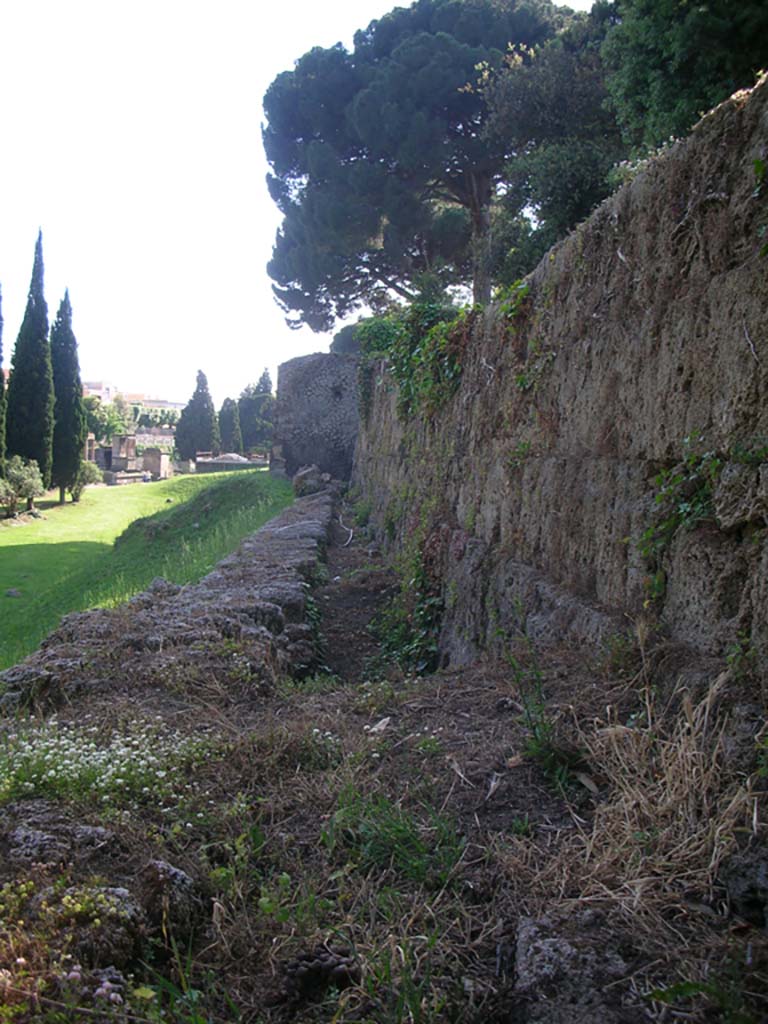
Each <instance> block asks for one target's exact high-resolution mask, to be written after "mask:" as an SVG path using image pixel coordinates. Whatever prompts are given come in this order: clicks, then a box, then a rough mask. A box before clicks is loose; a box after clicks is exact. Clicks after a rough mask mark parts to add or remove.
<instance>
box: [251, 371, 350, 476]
mask: <svg viewBox="0 0 768 1024" xmlns="http://www.w3.org/2000/svg"><path fill="white" fill-rule="evenodd" d="M357 364H358V359H357V356H353V355H337V354H335V353H322V352H317V353H315V354H314V355H311V356H300V357H299V358H297V359H291V360H289V361H288V362H287V363H282V364H281V365H280V367H279V368H278V375H277V409H276V412H275V429H274V437H273V443H272V458H271V464H272V466H273V469H280V470H283V471H284V472H285V473H286V474H287V475H288V476H293V474H294V473H295V472H296V470H297V469H299V468H300V467H301V466H305V465H309V464H311V463H316V464H317V465H318V466H319V467H320V469H321V470H322V471H323V472H324V473H330V474H331V476H333V477H335V478H337V479H339V480H348V479H349V478H350V476H351V473H352V459H353V455H354V450H355V442H356V440H357V433H358V427H359V417H358V408H357Z"/></svg>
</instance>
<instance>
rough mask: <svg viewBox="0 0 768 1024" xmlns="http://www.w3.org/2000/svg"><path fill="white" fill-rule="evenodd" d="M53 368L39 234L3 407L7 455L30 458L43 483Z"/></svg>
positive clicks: (49, 455) (49, 450)
mask: <svg viewBox="0 0 768 1024" xmlns="http://www.w3.org/2000/svg"><path fill="white" fill-rule="evenodd" d="M53 401H54V398H53V370H52V368H51V346H50V344H49V341H48V307H47V306H46V304H45V297H44V295H43V235H42V232H40V234H38V236H37V244H36V245H35V262H34V264H33V267H32V280H31V281H30V285H29V295H28V296H27V308H26V310H25V312H24V319H23V321H22V324H21V328H20V330H19V336H18V338H17V339H16V347H15V349H14V350H13V359H12V360H11V379H10V382H9V384H8V398H7V405H6V437H5V439H6V449H7V453H8V455H20V456H21V457H22V458H24V459H34V460H35V462H36V463H37V464H38V466H39V467H40V473H41V475H42V478H43V483H44V485H45V487H50V486H51V466H52V462H53Z"/></svg>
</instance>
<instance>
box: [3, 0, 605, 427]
mask: <svg viewBox="0 0 768 1024" xmlns="http://www.w3.org/2000/svg"><path fill="white" fill-rule="evenodd" d="M396 5H397V4H396V0H325V2H318V0H291V2H288V3H278V4H277V5H274V4H264V5H261V4H258V3H257V0H130V2H128V0H0V96H2V97H3V103H2V118H0V150H1V151H2V154H3V156H2V163H1V164H0V287H2V302H3V304H2V314H3V319H4V321H5V324H4V329H3V353H4V364H5V366H6V367H7V366H9V365H10V360H11V353H12V350H13V346H14V344H15V341H16V335H17V333H18V330H19V326H20V324H21V320H22V317H23V315H24V306H25V303H26V296H27V290H28V287H29V279H30V275H31V271H32V258H33V255H34V246H35V239H36V237H37V231H38V227H41V228H42V231H43V255H44V261H45V295H46V299H47V302H48V314H49V318H50V320H51V322H52V321H53V319H54V317H55V315H56V311H57V309H58V306H59V302H60V301H61V299H62V297H63V294H64V289H65V288H67V287H68V288H69V292H70V298H71V301H72V307H73V317H74V319H73V324H74V330H75V334H76V336H77V339H78V344H79V351H80V368H81V373H82V377H83V379H84V380H105V381H108V382H110V383H112V384H115V385H117V386H118V387H119V388H120V389H121V390H123V391H128V392H136V391H141V392H144V393H146V394H147V395H151V396H156V397H162V398H167V399H170V400H174V401H187V399H188V398H189V397H190V396H191V394H192V392H193V390H194V387H195V375H196V372H197V370H198V369H201V370H203V371H204V372H205V374H206V375H207V377H208V382H209V385H210V388H211V393H212V395H213V398H214V402H215V403H216V406H217V408H218V407H219V406H220V405H221V402H222V401H223V400H224V398H226V397H227V396H230V397H233V398H235V397H237V395H238V394H239V393H240V391H241V390H242V389H243V387H244V386H245V385H246V384H248V383H250V382H251V381H256V380H257V379H258V377H259V376H260V374H261V372H262V370H263V369H264V367H265V366H267V367H269V370H270V373H271V374H272V379H273V382H275V383H276V368H277V365H278V363H281V362H284V361H285V360H286V359H291V358H293V357H294V356H298V355H304V354H306V353H309V352H316V351H325V350H327V347H328V344H329V342H330V336H324V335H316V334H313V333H312V332H311V331H309V330H308V329H307V328H303V329H302V330H301V331H291V330H289V329H288V328H287V327H286V326H285V322H284V320H283V315H282V313H281V311H280V310H279V308H278V307H277V306H276V304H275V302H274V300H273V297H272V291H271V287H270V284H271V282H270V279H269V278H268V277H267V274H266V270H265V266H266V263H267V260H268V259H269V257H270V254H271V249H272V243H273V241H274V236H275V231H276V229H277V226H278V224H279V220H280V218H279V215H278V212H277V210H276V208H275V207H274V206H273V204H272V202H271V200H270V198H269V195H268V193H267V189H266V185H265V183H264V179H265V175H266V172H267V165H266V161H265V159H264V155H263V151H262V146H261V122H262V119H263V112H262V108H261V101H262V97H263V95H264V92H265V90H266V88H267V86H268V85H269V83H270V82H271V81H272V79H273V78H274V77H275V75H276V74H278V73H279V72H280V71H283V70H287V69H289V68H291V67H292V65H293V62H294V60H296V59H297V58H298V57H300V56H301V55H302V54H303V53H305V52H306V51H307V50H308V49H310V48H311V47H312V46H317V45H319V46H331V45H333V44H334V43H336V42H338V41H341V42H343V43H345V45H347V46H350V45H351V42H352V36H353V34H354V32H355V30H356V29H358V28H362V27H364V26H366V25H367V24H368V23H369V22H370V21H371V20H372V19H373V18H378V17H381V15H383V14H385V13H386V12H387V11H389V10H391V9H392V8H393V7H394V6H396ZM403 5H404V4H403ZM569 6H571V7H574V8H577V9H580V10H586V9H588V8H589V7H590V6H591V0H576V2H574V0H571V3H570V4H569ZM268 19H269V20H268Z"/></svg>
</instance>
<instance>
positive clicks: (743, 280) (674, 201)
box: [355, 78, 768, 671]
mask: <svg viewBox="0 0 768 1024" xmlns="http://www.w3.org/2000/svg"><path fill="white" fill-rule="evenodd" d="M766 158H768V79H766V78H764V79H763V80H762V82H761V84H759V85H758V86H757V87H756V88H755V89H754V90H753V91H752V93H751V94H744V93H743V94H737V95H736V96H735V97H733V98H732V99H731V100H729V101H728V102H727V103H724V104H722V105H721V106H720V107H719V108H717V109H716V110H715V111H713V112H712V113H711V114H709V115H708V116H707V117H706V118H704V119H703V121H702V122H701V123H700V124H699V126H698V127H697V129H696V130H695V131H694V132H693V134H692V135H691V136H690V138H688V139H687V140H685V141H684V142H681V143H678V144H677V145H675V146H674V147H673V148H672V149H671V150H669V151H668V152H667V153H666V154H665V155H664V156H663V157H661V158H660V159H658V160H656V161H654V162H653V163H651V164H650V165H649V166H648V167H647V168H646V169H645V170H643V171H642V172H641V173H640V174H639V175H638V176H637V177H636V178H635V180H634V181H633V182H632V183H631V184H629V185H628V186H626V187H625V188H623V189H622V190H621V191H619V192H618V193H617V194H616V195H615V196H613V197H611V198H610V199H608V200H606V201H605V202H604V203H603V204H602V205H601V206H600V207H599V208H598V209H597V210H596V211H595V213H594V214H593V215H592V217H591V218H590V219H589V220H587V221H586V222H585V223H584V224H582V225H580V226H579V227H578V228H577V229H576V230H575V231H574V232H573V233H572V234H571V235H570V236H569V237H568V238H567V239H566V240H565V241H563V242H562V243H561V244H560V245H558V246H557V247H556V248H555V249H553V250H552V251H551V252H550V253H549V254H548V255H547V256H546V257H545V258H544V260H543V261H542V263H541V264H540V265H539V267H538V268H537V269H536V271H535V272H534V274H533V275H531V277H530V278H529V279H528V282H527V283H528V286H529V291H528V294H527V296H526V297H525V298H524V299H523V301H522V302H520V304H519V307H518V309H517V311H516V313H515V314H514V315H503V313H502V312H500V311H498V310H493V309H491V310H489V311H488V313H487V315H486V316H485V317H482V316H480V317H478V318H477V322H476V324H475V331H474V335H473V338H472V341H471V344H470V345H469V347H468V349H467V351H466V353H465V357H464V363H463V373H462V378H461V382H460V386H459V389H458V391H457V393H456V394H455V396H454V397H453V398H452V399H450V400H449V401H448V402H447V403H446V405H445V406H444V407H443V408H441V409H440V410H438V411H437V412H436V413H435V414H434V415H431V416H429V415H419V414H416V415H412V416H410V417H406V418H404V419H403V418H400V417H399V416H398V413H397V401H396V398H397V395H396V385H395V383H394V380H393V378H392V376H391V375H390V374H389V372H388V370H387V368H386V366H385V365H381V366H378V367H376V372H375V374H374V375H373V378H372V382H373V400H372V403H371V408H370V416H369V418H368V421H367V423H366V425H365V428H364V429H363V430H362V431H361V437H360V443H359V445H358V451H357V455H356V470H355V479H356V482H357V483H359V484H360V485H361V487H362V489H363V492H364V495H365V498H366V500H367V501H368V502H369V503H370V505H371V511H372V521H373V523H374V524H375V525H376V526H377V528H378V530H379V533H380V535H381V536H382V537H383V538H385V539H386V538H389V543H390V546H391V547H392V548H394V549H395V550H398V549H402V548H403V547H404V546H406V545H408V544H409V543H412V542H413V538H414V537H416V536H419V539H420V540H421V541H422V548H423V551H424V553H425V555H424V557H425V559H426V561H427V564H428V568H429V571H430V572H431V573H432V574H433V575H434V577H436V578H437V580H438V582H439V586H440V590H441V594H442V597H443V599H444V605H445V616H444V620H443V633H442V636H441V649H442V652H443V656H444V658H445V659H450V660H451V661H452V662H453V663H454V664H455V663H461V662H466V661H468V660H471V659H472V658H473V657H474V656H476V653H477V651H478V649H482V648H486V647H493V646H494V645H495V644H500V643H503V638H504V636H505V635H506V634H507V632H508V631H510V630H514V629H515V628H517V627H518V626H519V610H520V608H521V606H524V608H525V616H526V620H527V621H526V623H525V626H526V629H527V631H528V632H529V634H531V635H540V636H545V635H546V636H549V637H551V638H552V639H557V638H559V637H564V636H566V635H570V636H580V637H583V638H588V639H597V640H599V639H600V638H601V637H602V638H606V637H607V635H609V634H610V633H612V632H618V631H619V630H622V629H628V628H630V622H631V620H635V621H636V620H637V619H638V617H643V616H650V615H654V616H658V617H659V618H660V620H661V622H662V624H663V625H664V626H665V627H666V629H667V630H668V632H669V633H670V634H671V635H672V637H674V638H675V639H676V640H677V641H680V642H682V643H685V644H687V645H690V647H691V648H692V649H694V650H696V651H699V652H701V653H703V654H706V655H710V656H714V657H718V658H723V657H725V656H726V655H728V654H729V652H733V651H734V650H735V649H742V650H744V651H746V652H751V653H752V654H753V655H754V656H756V657H757V658H758V659H759V661H760V663H761V664H762V666H763V670H764V671H768V670H767V669H766V668H765V667H766V666H768V582H767V581H768V330H767V325H768V257H766V256H765V255H761V249H762V247H763V246H764V239H765V232H766V230H768V183H763V184H762V185H758V183H757V182H756V174H755V167H756V161H757V162H759V161H761V160H763V161H764V160H766ZM665 491H666V495H667V497H666V498H665V497H664V492H665ZM665 516H667V517H672V520H671V522H672V526H673V527H674V529H671V530H670V531H669V532H668V535H663V531H662V533H661V534H657V535H656V537H655V538H654V537H651V538H650V539H649V536H648V530H649V528H650V527H653V525H654V524H657V525H658V524H659V522H660V520H663V519H664V517H665ZM656 540H658V541H659V543H658V544H656V543H655V541H656ZM654 547H655V550H649V549H652V548H654ZM500 638H501V639H500Z"/></svg>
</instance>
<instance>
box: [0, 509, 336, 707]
mask: <svg viewBox="0 0 768 1024" xmlns="http://www.w3.org/2000/svg"><path fill="white" fill-rule="evenodd" d="M332 509H333V497H332V495H331V494H330V493H328V492H323V493H319V494H313V495H311V496H308V497H304V498H299V499H297V500H296V502H295V503H294V505H293V506H291V507H290V508H288V509H286V510H285V511H284V512H282V513H281V514H280V515H279V516H276V517H275V518H274V519H273V520H271V521H270V522H269V523H267V524H266V525H265V526H263V527H262V528H261V529H260V530H258V531H257V532H256V533H254V534H253V535H252V536H250V537H249V538H247V539H246V540H245V541H244V542H243V543H242V544H241V545H240V548H239V549H238V551H237V552H235V553H234V554H232V555H230V556H229V557H227V558H225V559H224V560H223V561H222V562H220V563H219V564H218V565H217V567H216V569H215V570H214V571H213V572H211V573H209V575H208V576H206V577H205V578H204V579H202V580H201V581H200V582H199V583H197V584H194V585H189V586H185V587H179V586H177V585H175V584H172V583H168V582H167V581H166V580H162V579H155V580H153V582H152V584H151V585H150V587H149V588H148V589H147V590H146V591H145V592H144V593H142V594H139V595H137V596H136V597H135V598H134V599H133V600H132V601H129V602H128V603H127V604H125V605H123V606H122V607H118V608H115V609H98V610H95V611H90V612H83V613H78V614H73V615H67V616H65V617H64V618H63V619H62V621H61V625H60V627H59V629H58V630H56V631H55V632H54V633H52V634H51V635H50V636H49V637H48V638H47V639H46V640H45V641H44V642H43V644H42V645H41V647H40V650H38V651H36V652H35V653H34V654H32V655H30V656H29V657H28V658H27V659H26V660H25V661H23V662H21V664H19V665H16V666H15V667H13V668H11V669H8V670H7V671H6V672H4V673H2V674H0V684H2V686H3V687H4V690H5V692H4V693H3V696H2V697H1V698H0V709H4V710H6V711H12V710H13V709H15V708H17V707H19V706H21V705H29V704H37V705H41V706H54V705H56V704H57V703H59V702H61V701H63V700H66V699H69V698H70V697H71V696H72V695H73V694H75V693H77V692H81V691H83V690H85V689H87V690H98V689H107V688H109V687H110V686H114V685H115V684H116V683H119V684H120V685H131V686H134V685H137V684H139V683H144V684H150V685H163V684H164V683H174V682H179V681H181V680H187V681H190V682H192V681H194V680H195V679H205V678H206V677H207V676H208V675H210V672H211V671H213V669H215V672H216V677H217V679H219V680H220V681H221V682H223V683H224V684H226V679H223V678H222V671H221V669H222V661H223V662H224V663H225V664H226V663H227V659H226V658H222V654H223V653H226V652H227V651H228V650H229V648H230V647H231V646H232V644H235V645H236V648H237V652H236V653H237V655H238V658H237V661H236V663H233V665H232V670H233V682H236V683H237V685H238V686H240V687H242V686H244V685H249V686H251V687H253V688H254V691H255V692H257V691H258V688H259V687H260V686H263V685H267V686H269V685H271V684H272V683H273V682H274V681H275V679H276V678H277V677H278V676H279V675H280V674H281V673H291V672H294V671H298V672H303V671H306V670H307V669H308V668H309V667H310V662H311V658H310V656H309V649H308V647H307V644H306V643H305V642H302V643H299V642H298V640H297V638H296V637H293V636H288V635H286V629H285V627H286V623H293V624H296V625H300V624H302V623H303V622H304V620H305V617H306V609H307V591H308V582H307V581H308V580H309V579H311V578H312V576H313V574H314V573H315V572H316V569H317V564H318V561H319V559H320V557H321V556H322V554H323V552H324V548H325V543H326V539H327V533H328V529H329V526H330V522H331V515H332ZM302 640H304V637H303V635H302ZM75 654H77V657H74V655H75Z"/></svg>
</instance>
